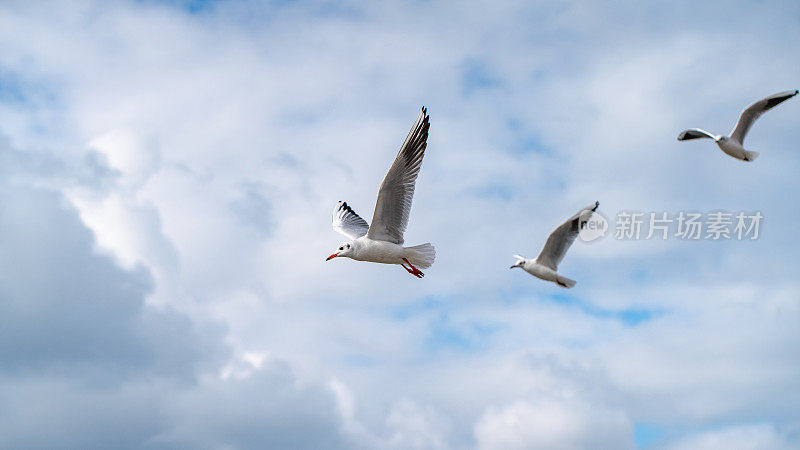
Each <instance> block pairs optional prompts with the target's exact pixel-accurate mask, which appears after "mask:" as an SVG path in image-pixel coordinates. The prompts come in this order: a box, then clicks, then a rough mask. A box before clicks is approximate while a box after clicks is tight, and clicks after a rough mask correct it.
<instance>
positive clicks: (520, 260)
mask: <svg viewBox="0 0 800 450" xmlns="http://www.w3.org/2000/svg"><path fill="white" fill-rule="evenodd" d="M514 258H517V262H515V263H514V265H513V266H511V267H509V269H513V268H514V267H522V266H524V265H525V257H523V256H519V255H514Z"/></svg>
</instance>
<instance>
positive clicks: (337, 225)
mask: <svg viewBox="0 0 800 450" xmlns="http://www.w3.org/2000/svg"><path fill="white" fill-rule="evenodd" d="M333 229H334V230H336V231H337V232H339V233H342V234H343V235H345V236H347V237H349V238H350V239H356V238H360V237H361V236H363V235H365V234H367V230H368V229H369V224H368V223H367V221H366V220H364V219H362V218H361V217H360V216H359V215H358V214H356V212H355V211H353V208H351V207H350V206H349V205H348V204H347V203H346V202H339V203H337V204H336V208H335V209H334V210H333Z"/></svg>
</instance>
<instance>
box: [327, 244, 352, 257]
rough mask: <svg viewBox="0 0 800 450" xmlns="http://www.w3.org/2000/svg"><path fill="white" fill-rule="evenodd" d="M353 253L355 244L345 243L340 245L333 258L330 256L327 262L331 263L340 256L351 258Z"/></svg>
mask: <svg viewBox="0 0 800 450" xmlns="http://www.w3.org/2000/svg"><path fill="white" fill-rule="evenodd" d="M352 252H353V244H352V243H350V242H345V243H344V244H342V245H340V246H339V248H337V249H336V251H335V252H334V253H333V254H332V255H331V256H328V257H327V258H326V259H325V261H330V260H332V259H333V258H336V257H338V256H350V254H351V253H352Z"/></svg>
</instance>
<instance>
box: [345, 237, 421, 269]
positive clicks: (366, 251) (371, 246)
mask: <svg viewBox="0 0 800 450" xmlns="http://www.w3.org/2000/svg"><path fill="white" fill-rule="evenodd" d="M351 244H352V247H351V249H352V253H351V254H350V255H348V256H349V257H350V259H354V260H356V261H366V262H374V263H380V264H400V265H402V264H404V263H406V261H404V259H405V260H407V262H410V263H411V264H412V265H414V266H417V267H420V268H423V269H427V268H428V267H430V266H431V264H433V256H435V253H433V246H432V245H430V244H422V245H418V246H414V247H403V246H402V245H397V244H395V243H393V242H387V241H378V240H375V239H370V238H368V237H367V236H361V237H360V238H357V239H354V240H353V242H352V243H351ZM427 247H430V249H431V251H430V252H426V251H425V249H426V248H427ZM429 253H430V255H429Z"/></svg>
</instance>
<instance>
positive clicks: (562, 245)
mask: <svg viewBox="0 0 800 450" xmlns="http://www.w3.org/2000/svg"><path fill="white" fill-rule="evenodd" d="M598 206H600V202H594V205H591V206H587V207H586V208H583V209H581V210H580V211H578V213H577V214H575V215H574V216H572V217H570V218H569V220H567V221H566V222H564V223H563V224H561V225H560V226H559V227H558V228H556V229H555V230H554V231H553V232H552V233H550V236H548V238H547V242H546V243H545V244H544V247H543V248H542V251H541V253H539V256H537V257H536V258H532V259H530V258H526V257H524V256H520V255H514V258H517V262H516V264H514V265H513V266H511V268H512V269H513V268H515V267H519V268H521V269H522V270H524V271H525V272H528V273H529V274H531V275H533V276H535V277H536V278H539V279H541V280H545V281H551V282H553V283H556V284H557V285H559V286H561V287H564V288H571V287H573V286H575V284H576V282H575V280H571V279H569V278H567V277H565V276H562V275H561V274H559V273H558V265H559V264H560V263H561V260H563V259H564V255H566V254H567V250H568V249H569V247H570V246H571V245H572V243H573V242H574V241H575V238H576V237H577V236H578V233H579V232H580V230H581V229H582V228H583V227H584V226H585V225H586V222H587V221H588V220H589V218H590V217H591V216H592V213H593V212H595V211H597V207H598Z"/></svg>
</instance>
